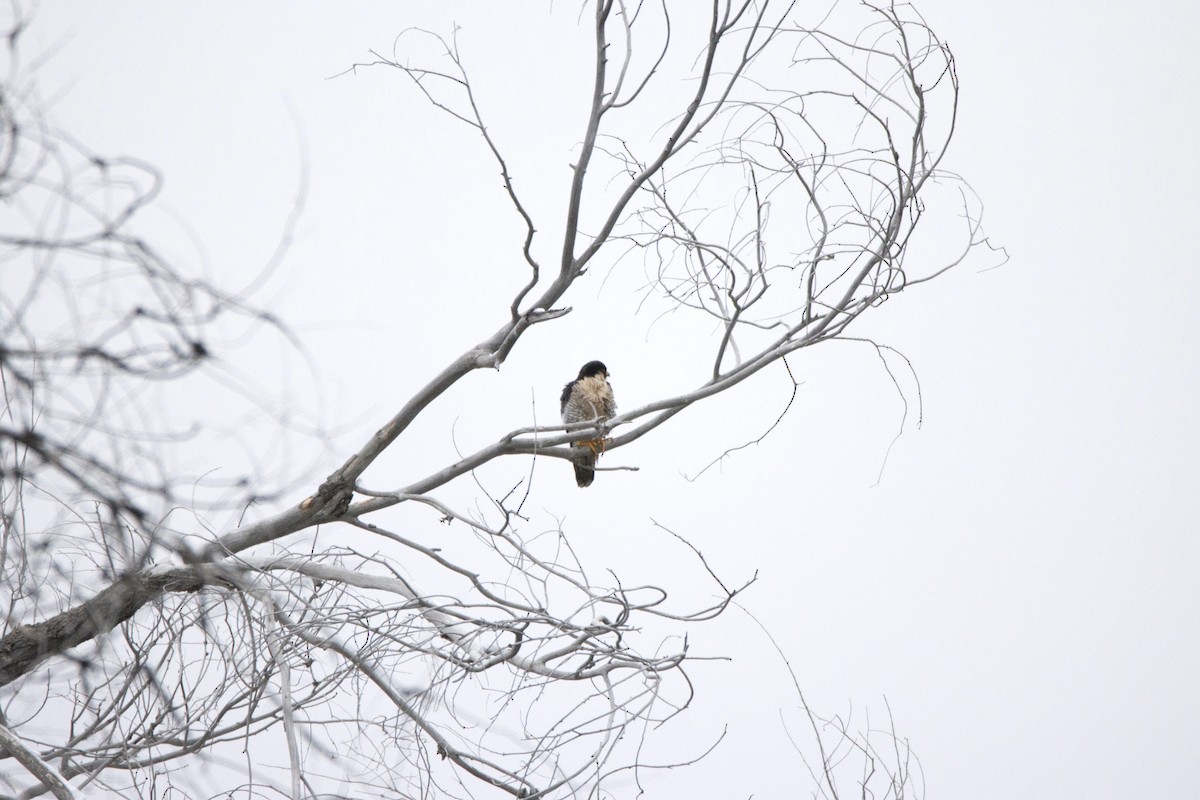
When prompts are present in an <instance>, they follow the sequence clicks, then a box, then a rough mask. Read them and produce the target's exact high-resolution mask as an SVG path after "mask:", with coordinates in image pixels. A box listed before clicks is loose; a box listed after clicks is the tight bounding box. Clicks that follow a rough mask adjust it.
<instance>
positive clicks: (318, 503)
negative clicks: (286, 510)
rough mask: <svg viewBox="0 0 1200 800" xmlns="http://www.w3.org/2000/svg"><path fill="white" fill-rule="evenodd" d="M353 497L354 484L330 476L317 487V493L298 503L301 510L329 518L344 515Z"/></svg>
mask: <svg viewBox="0 0 1200 800" xmlns="http://www.w3.org/2000/svg"><path fill="white" fill-rule="evenodd" d="M353 498H354V486H353V484H351V483H350V482H348V481H346V480H343V479H340V478H336V477H331V478H329V479H328V480H326V481H325V482H324V483H322V484H321V486H320V487H319V488H318V489H317V493H316V494H314V495H312V496H310V497H306V498H305V499H304V501H303V502H301V503H300V510H301V511H308V512H311V513H313V514H318V515H321V516H324V517H329V518H331V519H337V518H338V517H341V516H343V515H345V513H346V511H347V510H348V509H349V508H350V501H351V500H352V499H353Z"/></svg>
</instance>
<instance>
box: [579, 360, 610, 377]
mask: <svg viewBox="0 0 1200 800" xmlns="http://www.w3.org/2000/svg"><path fill="white" fill-rule="evenodd" d="M594 375H603V376H604V377H605V378H607V377H608V367H606V366H604V362H603V361H589V362H588V363H586V364H584V365H583V369H581V370H579V378H580V380H582V379H583V378H591V377H592V376H594Z"/></svg>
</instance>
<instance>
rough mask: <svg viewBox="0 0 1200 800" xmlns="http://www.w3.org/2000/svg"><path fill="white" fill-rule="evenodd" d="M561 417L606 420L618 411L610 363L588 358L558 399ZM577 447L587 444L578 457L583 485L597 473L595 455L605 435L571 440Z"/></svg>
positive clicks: (577, 479)
mask: <svg viewBox="0 0 1200 800" xmlns="http://www.w3.org/2000/svg"><path fill="white" fill-rule="evenodd" d="M559 403H560V409H561V411H562V421H563V422H565V423H567V424H570V423H572V422H590V421H593V420H595V421H597V422H603V421H605V420H606V419H609V418H611V417H612V416H613V415H615V414H616V413H617V401H616V400H614V399H613V390H612V387H611V386H609V385H608V367H606V366H604V364H603V363H602V362H600V361H589V362H588V363H586V364H584V365H583V369H581V370H579V377H578V378H576V379H575V380H573V381H571V382H570V383H568V384H567V385H566V386H564V387H563V390H562V397H561V398H560V400H559ZM572 444H573V445H574V446H575V447H580V448H587V451H588V452H585V453H584V454H583V455H582V456H579V457H577V458H576V460H575V482H576V483H577V484H579V486H580V488H583V487H584V486H591V485H592V479H594V478H595V477H596V457H597V456H598V455H599V451H600V450H601V449H603V447H604V440H603V439H591V440H584V441H582V442H572Z"/></svg>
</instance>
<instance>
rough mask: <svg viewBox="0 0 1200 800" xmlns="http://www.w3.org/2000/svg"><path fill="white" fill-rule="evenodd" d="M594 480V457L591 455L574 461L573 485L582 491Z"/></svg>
mask: <svg viewBox="0 0 1200 800" xmlns="http://www.w3.org/2000/svg"><path fill="white" fill-rule="evenodd" d="M595 479H596V457H595V456H594V455H592V454H590V453H589V454H588V455H586V456H583V457H582V458H580V459H578V460H577V461H575V483H577V484H579V488H580V489H583V488H585V487H587V486H591V485H592V481H593V480H595Z"/></svg>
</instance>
